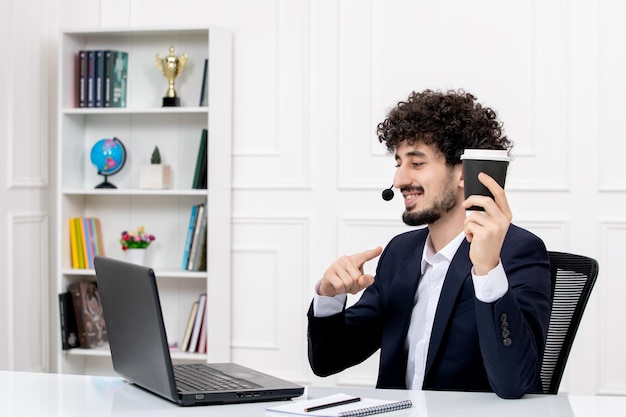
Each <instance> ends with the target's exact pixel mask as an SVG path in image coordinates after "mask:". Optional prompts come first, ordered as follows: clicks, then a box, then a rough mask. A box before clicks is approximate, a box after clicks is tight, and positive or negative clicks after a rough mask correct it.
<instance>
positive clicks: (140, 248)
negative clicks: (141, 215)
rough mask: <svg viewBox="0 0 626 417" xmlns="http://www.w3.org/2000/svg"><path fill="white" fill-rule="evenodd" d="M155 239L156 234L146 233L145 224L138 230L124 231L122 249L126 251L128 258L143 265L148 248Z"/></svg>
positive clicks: (121, 240)
mask: <svg viewBox="0 0 626 417" xmlns="http://www.w3.org/2000/svg"><path fill="white" fill-rule="evenodd" d="M155 239H156V237H154V235H151V234H148V233H146V230H145V229H144V227H143V226H139V227H138V228H137V230H136V231H132V230H130V231H128V230H124V231H122V236H121V237H120V244H121V245H122V250H123V251H124V252H125V253H126V260H127V261H128V262H133V263H136V264H140V265H143V264H144V260H145V256H146V249H148V246H150V243H152V242H153V241H154V240H155Z"/></svg>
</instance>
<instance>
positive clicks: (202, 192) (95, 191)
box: [62, 177, 207, 197]
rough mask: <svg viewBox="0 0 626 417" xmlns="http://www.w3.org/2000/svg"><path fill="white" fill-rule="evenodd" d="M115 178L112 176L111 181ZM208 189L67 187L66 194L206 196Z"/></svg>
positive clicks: (64, 191) (63, 192) (64, 192)
mask: <svg viewBox="0 0 626 417" xmlns="http://www.w3.org/2000/svg"><path fill="white" fill-rule="evenodd" d="M113 180H114V177H112V179H111V181H113ZM206 192H207V190H193V189H175V190H141V189H126V190H125V189H110V190H109V189H107V190H103V189H96V188H93V189H65V190H63V191H62V194H63V195H65V196H90V195H95V196H105V197H116V196H160V197H198V196H206Z"/></svg>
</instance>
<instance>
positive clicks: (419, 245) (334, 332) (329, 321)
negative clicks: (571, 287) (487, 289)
mask: <svg viewBox="0 0 626 417" xmlns="http://www.w3.org/2000/svg"><path fill="white" fill-rule="evenodd" d="M427 236H428V229H421V230H415V231H411V232H407V233H404V234H401V235H398V236H396V237H395V238H393V239H392V240H391V242H390V243H389V244H388V245H387V247H386V248H385V250H384V251H383V253H382V255H381V257H380V259H379V263H378V267H377V270H376V279H375V282H374V284H373V285H371V286H370V287H368V288H367V289H365V291H364V292H363V294H362V296H361V298H360V299H359V301H358V302H357V303H356V304H355V305H353V306H352V307H350V308H348V309H345V310H344V311H343V312H342V313H340V314H337V315H334V316H331V317H323V318H318V317H314V315H313V307H312V305H311V307H310V309H309V313H308V320H309V328H308V342H309V362H310V364H311V368H312V369H313V371H314V373H315V374H316V375H320V376H327V375H331V374H334V373H337V372H340V371H342V370H344V369H346V368H348V367H350V366H353V365H355V364H358V363H360V362H362V361H364V360H365V359H367V358H368V357H369V356H370V355H372V354H373V353H374V352H376V351H377V350H378V349H380V364H379V374H378V382H377V387H378V388H406V384H405V377H406V365H407V351H406V349H405V342H406V336H407V332H408V328H409V322H410V319H411V313H412V310H413V300H414V297H415V292H416V291H417V285H418V282H419V279H420V275H421V271H420V269H421V268H420V265H421V259H422V252H423V250H424V245H425V242H426V237H427ZM500 259H501V261H502V264H503V267H504V270H505V272H506V275H507V279H508V282H509V289H508V291H507V292H506V294H505V295H504V296H503V297H502V298H501V299H500V300H497V301H496V302H493V303H483V302H481V301H479V300H478V299H476V297H475V293H474V284H473V281H472V277H471V268H472V263H471V261H470V259H469V243H468V242H467V240H464V241H463V243H462V244H461V246H460V247H459V249H458V251H457V253H456V254H455V256H454V258H453V259H452V262H451V264H450V268H449V269H448V273H447V275H446V277H445V280H444V284H443V287H442V291H441V296H440V299H439V303H438V305H437V310H436V313H435V320H434V324H433V329H432V334H431V339H430V346H429V349H428V355H427V363H426V370H425V371H426V372H425V376H424V384H423V388H424V389H433V390H461V391H494V392H496V393H497V394H498V395H499V396H501V397H504V398H519V397H521V396H522V395H524V394H525V393H540V392H541V380H540V377H539V370H540V366H541V358H542V354H543V349H544V344H545V338H546V334H547V329H548V323H549V315H550V291H551V284H550V261H549V258H548V253H547V251H546V248H545V245H544V244H543V242H542V241H541V240H540V239H539V238H538V237H537V236H535V235H533V234H532V233H530V232H528V231H526V230H524V229H521V228H519V227H517V226H515V225H511V226H510V227H509V230H508V232H507V235H506V238H505V241H504V244H503V247H502V251H501V253H500Z"/></svg>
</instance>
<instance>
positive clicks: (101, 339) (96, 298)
mask: <svg viewBox="0 0 626 417" xmlns="http://www.w3.org/2000/svg"><path fill="white" fill-rule="evenodd" d="M68 291H69V292H70V293H71V294H72V305H73V307H74V313H75V315H76V328H77V330H78V340H79V343H80V347H81V348H94V347H98V346H102V345H103V344H105V343H106V342H108V336H107V330H106V324H105V322H104V316H103V315H102V304H101V303H100V294H99V293H98V285H97V284H96V283H95V282H91V281H78V282H74V283H72V284H70V285H69V287H68Z"/></svg>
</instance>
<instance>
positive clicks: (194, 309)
mask: <svg viewBox="0 0 626 417" xmlns="http://www.w3.org/2000/svg"><path fill="white" fill-rule="evenodd" d="M197 312H198V301H197V300H196V301H194V302H193V304H192V305H191V312H190V313H189V318H188V319H187V327H185V334H184V335H183V341H182V343H181V344H180V350H181V351H183V352H185V351H187V349H188V348H189V340H191V331H192V330H193V324H194V322H195V320H196V313H197Z"/></svg>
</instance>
